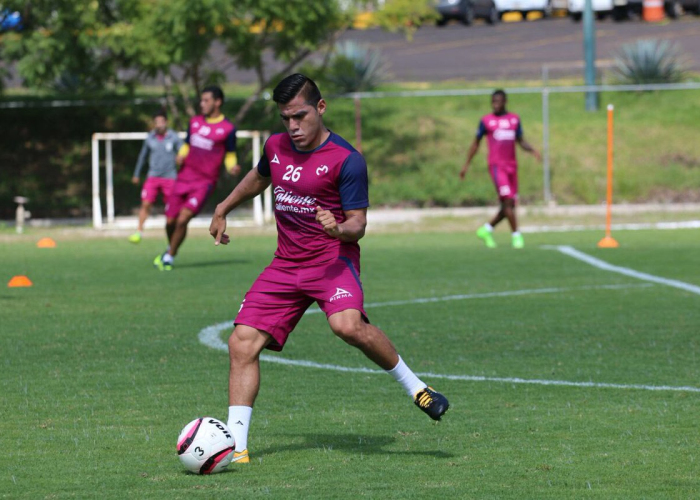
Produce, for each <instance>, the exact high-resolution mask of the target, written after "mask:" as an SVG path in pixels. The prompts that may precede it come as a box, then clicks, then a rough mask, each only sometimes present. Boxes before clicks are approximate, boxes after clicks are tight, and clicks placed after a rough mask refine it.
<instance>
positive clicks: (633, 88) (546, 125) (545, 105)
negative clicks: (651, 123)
mask: <svg viewBox="0 0 700 500" xmlns="http://www.w3.org/2000/svg"><path fill="white" fill-rule="evenodd" d="M503 90H505V91H506V93H507V94H509V95H512V94H540V95H541V96H542V166H543V186H544V187H543V201H544V203H545V204H547V205H548V204H550V203H551V202H552V200H553V198H552V174H551V162H550V149H549V145H550V110H549V98H550V96H551V95H552V94H573V93H581V94H588V93H601V92H645V91H670V90H700V82H687V83H659V84H644V85H576V86H561V87H556V86H552V87H550V86H544V87H513V88H508V87H504V89H503ZM492 93H493V88H488V89H486V88H482V89H454V90H411V91H390V92H354V93H350V94H344V95H342V96H339V97H340V98H348V99H355V100H361V99H385V98H395V97H463V96H488V95H491V94H492Z"/></svg>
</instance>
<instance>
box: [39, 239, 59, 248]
mask: <svg viewBox="0 0 700 500" xmlns="http://www.w3.org/2000/svg"><path fill="white" fill-rule="evenodd" d="M36 246H37V248H56V242H55V241H54V240H52V239H51V238H41V239H40V240H39V241H38V242H37V243H36Z"/></svg>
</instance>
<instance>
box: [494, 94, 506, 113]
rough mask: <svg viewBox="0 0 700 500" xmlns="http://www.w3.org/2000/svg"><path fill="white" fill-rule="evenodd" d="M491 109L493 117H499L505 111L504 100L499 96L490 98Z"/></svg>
mask: <svg viewBox="0 0 700 500" xmlns="http://www.w3.org/2000/svg"><path fill="white" fill-rule="evenodd" d="M491 109H493V114H494V115H500V114H501V113H503V111H505V109H506V98H505V97H503V96H502V95H501V94H496V95H495V96H492V97H491Z"/></svg>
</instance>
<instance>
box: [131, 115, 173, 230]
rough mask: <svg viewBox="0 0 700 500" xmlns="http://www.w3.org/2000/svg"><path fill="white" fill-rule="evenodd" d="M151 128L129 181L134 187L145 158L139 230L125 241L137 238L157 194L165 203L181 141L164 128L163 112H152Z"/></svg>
mask: <svg viewBox="0 0 700 500" xmlns="http://www.w3.org/2000/svg"><path fill="white" fill-rule="evenodd" d="M153 124H154V128H153V130H151V132H150V133H149V134H148V137H146V140H145V141H143V147H142V148H141V153H140V154H139V159H138V161H137V162H136V169H135V170H134V176H133V178H132V179H131V181H132V182H133V183H134V184H135V185H136V186H138V185H139V184H140V183H141V170H142V169H143V166H144V165H145V163H146V158H148V174H147V175H146V181H145V182H144V183H143V187H142V188H141V209H140V210H139V229H138V231H137V232H136V233H134V234H132V235H131V236H129V241H131V242H132V243H138V242H140V241H141V233H142V232H143V225H144V223H145V222H146V219H147V218H148V215H149V214H150V212H151V206H152V205H153V203H155V201H156V199H157V197H158V193H161V194H162V196H163V201H164V203H165V204H167V203H168V198H169V197H170V192H171V191H172V189H173V185H174V184H175V178H176V177H177V166H176V164H175V158H176V157H177V152H178V150H179V149H180V147H181V146H182V144H183V141H182V139H180V137H178V135H177V132H175V131H173V130H170V129H169V128H168V117H167V115H166V114H165V112H164V111H159V112H158V113H156V114H155V115H153Z"/></svg>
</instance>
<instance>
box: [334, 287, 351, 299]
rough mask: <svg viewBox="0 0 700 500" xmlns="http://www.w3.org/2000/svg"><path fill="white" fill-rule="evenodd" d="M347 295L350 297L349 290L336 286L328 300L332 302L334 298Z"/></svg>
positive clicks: (342, 297) (345, 297) (343, 297)
mask: <svg viewBox="0 0 700 500" xmlns="http://www.w3.org/2000/svg"><path fill="white" fill-rule="evenodd" d="M348 297H352V294H351V293H350V292H348V291H347V290H343V289H342V288H336V289H335V294H334V295H333V296H332V297H331V298H330V301H331V302H333V301H334V300H338V299H347V298H348Z"/></svg>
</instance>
